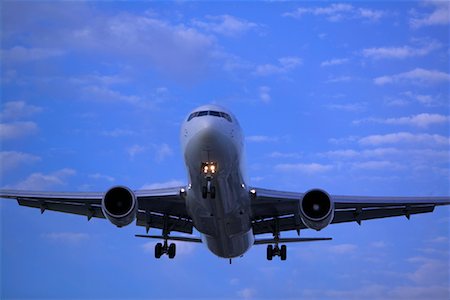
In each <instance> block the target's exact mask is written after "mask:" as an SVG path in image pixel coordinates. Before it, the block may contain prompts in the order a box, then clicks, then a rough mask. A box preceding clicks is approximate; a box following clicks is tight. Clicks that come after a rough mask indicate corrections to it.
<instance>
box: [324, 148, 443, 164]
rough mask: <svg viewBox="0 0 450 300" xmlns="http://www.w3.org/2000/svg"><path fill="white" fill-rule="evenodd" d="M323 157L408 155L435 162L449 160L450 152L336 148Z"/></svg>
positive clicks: (397, 157) (363, 157)
mask: <svg viewBox="0 0 450 300" xmlns="http://www.w3.org/2000/svg"><path fill="white" fill-rule="evenodd" d="M319 155H320V156H322V157H328V158H331V159H338V160H342V159H348V160H355V159H357V158H359V159H367V158H369V159H371V158H378V159H386V158H388V157H389V158H395V159H396V160H398V159H401V158H405V157H407V158H408V159H409V160H411V159H413V158H414V159H415V160H418V159H419V160H428V161H433V162H443V161H447V160H448V152H447V151H445V150H433V149H411V148H408V149H397V148H375V149H366V150H362V151H360V150H353V149H344V150H335V151H328V152H325V153H321V154H319Z"/></svg>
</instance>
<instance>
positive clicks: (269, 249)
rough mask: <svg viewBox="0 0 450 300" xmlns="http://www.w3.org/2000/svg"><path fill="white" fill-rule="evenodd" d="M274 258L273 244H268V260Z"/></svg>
mask: <svg viewBox="0 0 450 300" xmlns="http://www.w3.org/2000/svg"><path fill="white" fill-rule="evenodd" d="M272 258H273V246H272V245H268V246H267V260H272Z"/></svg>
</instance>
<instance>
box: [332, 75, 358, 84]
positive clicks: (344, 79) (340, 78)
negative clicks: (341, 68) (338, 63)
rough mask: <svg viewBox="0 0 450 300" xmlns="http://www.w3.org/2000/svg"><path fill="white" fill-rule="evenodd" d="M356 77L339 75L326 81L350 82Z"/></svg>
mask: <svg viewBox="0 0 450 300" xmlns="http://www.w3.org/2000/svg"><path fill="white" fill-rule="evenodd" d="M353 79H354V78H353V77H351V76H338V77H332V78H330V79H328V80H327V81H325V82H326V83H341V82H350V81H352V80H353Z"/></svg>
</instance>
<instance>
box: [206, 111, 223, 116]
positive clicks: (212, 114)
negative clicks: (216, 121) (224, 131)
mask: <svg viewBox="0 0 450 300" xmlns="http://www.w3.org/2000/svg"><path fill="white" fill-rule="evenodd" d="M209 115H210V116H214V117H220V116H221V115H220V112H218V111H213V110H210V111H209Z"/></svg>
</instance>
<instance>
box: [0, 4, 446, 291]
mask: <svg viewBox="0 0 450 300" xmlns="http://www.w3.org/2000/svg"><path fill="white" fill-rule="evenodd" d="M1 6H2V7H1V42H2V44H1V73H2V76H1V90H2V96H1V108H0V117H1V124H0V138H1V152H0V155H1V156H0V159H1V187H3V188H17V189H32V190H49V191H55V190H57V191H105V190H106V189H107V188H108V187H110V186H112V185H115V184H123V185H127V186H129V187H131V188H133V189H139V188H143V187H161V186H172V185H178V184H183V183H185V182H186V177H185V169H184V165H183V161H182V156H181V153H180V145H179V139H178V137H179V128H180V124H181V122H182V121H183V120H184V118H185V117H186V115H187V114H188V113H189V111H190V110H192V109H194V108H195V107H196V106H198V105H201V104H204V103H218V104H221V105H224V106H226V107H228V108H229V109H231V110H232V111H233V112H234V113H235V115H236V116H237V117H238V119H239V120H240V123H241V125H242V127H243V130H244V132H245V134H246V136H247V138H246V152H247V158H248V173H249V175H250V179H251V184H252V185H254V186H260V187H265V188H274V189H281V190H291V191H304V190H307V189H310V188H313V187H320V188H323V189H326V190H327V191H328V192H329V193H331V194H350V195H358V194H363V195H395V196H412V195H416V196H431V195H449V194H450V188H449V182H450V175H449V168H450V155H449V145H450V141H449V124H450V123H449V103H450V100H449V83H450V75H449V55H450V52H449V36H450V35H449V22H450V17H449V4H448V2H444V1H441V2H431V1H426V2H405V1H402V2H376V3H364V2H355V3H350V2H344V3H338V2H336V3H333V2H314V3H306V2H278V1H274V2H272V1H269V2H265V3H257V2H233V3H213V2H193V3H191V2H184V1H178V2H176V3H165V2H145V1H144V2H129V3H128V2H126V3H124V2H60V3H47V2H39V1H34V2H25V1H2V3H1ZM0 207H1V214H2V215H1V248H2V250H1V251H2V252H1V276H0V277H1V289H0V293H1V296H0V297H1V298H2V299H3V298H5V299H6V298H84V297H87V298H113V297H116V298H145V297H154V298H216V297H221V298H244V299H251V298H280V297H283V298H304V299H361V298H365V299H448V298H449V294H450V291H449V269H450V263H449V247H450V246H449V222H450V210H449V209H448V208H437V209H436V210H435V212H434V213H433V214H426V215H422V216H413V217H412V218H411V220H410V221H407V220H406V218H393V219H389V220H382V221H368V222H363V224H362V226H358V225H357V224H341V225H336V226H330V227H328V228H326V229H324V230H322V231H321V232H320V233H316V232H312V231H309V230H305V231H304V232H303V233H302V234H303V236H320V237H333V241H331V242H318V243H311V244H298V245H289V247H288V261H287V262H280V261H279V260H277V259H275V260H274V261H272V262H268V261H266V259H265V247H260V246H259V247H258V246H255V247H253V248H252V249H251V250H250V251H249V252H248V253H246V254H245V256H244V257H243V258H242V259H236V260H235V261H234V262H233V265H231V266H230V265H228V261H226V260H223V259H219V258H217V257H215V256H214V255H213V254H211V253H210V252H208V251H207V249H206V247H204V246H203V245H190V244H187V245H186V244H179V246H178V253H177V257H176V259H175V260H173V261H172V260H171V261H169V260H168V259H167V257H163V258H162V259H160V260H155V259H154V258H153V247H154V243H153V242H149V241H147V240H141V239H137V238H134V234H136V233H143V232H144V229H142V228H136V227H135V226H133V225H130V226H128V227H126V228H123V229H120V230H118V229H116V228H114V227H113V226H112V225H111V224H109V223H108V222H107V221H104V220H92V221H91V222H89V223H88V222H87V221H86V219H85V218H83V217H78V216H71V215H64V214H57V213H53V212H46V213H45V214H44V215H43V216H41V215H40V213H39V211H37V210H33V209H29V208H24V207H19V206H18V205H17V204H16V203H15V202H14V201H8V200H3V201H1V203H0ZM153 233H155V234H158V233H159V232H157V231H156V230H155V231H154V232H153ZM290 235H291V233H285V234H284V235H283V236H290Z"/></svg>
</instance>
